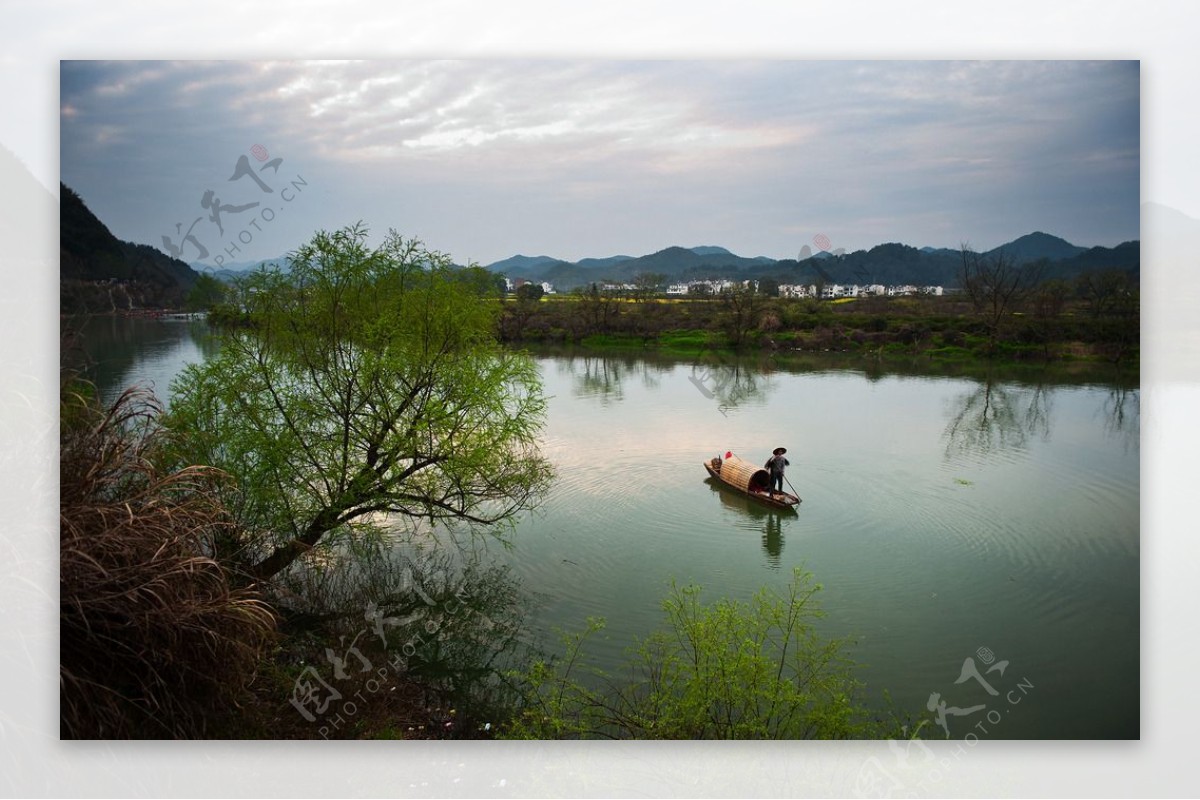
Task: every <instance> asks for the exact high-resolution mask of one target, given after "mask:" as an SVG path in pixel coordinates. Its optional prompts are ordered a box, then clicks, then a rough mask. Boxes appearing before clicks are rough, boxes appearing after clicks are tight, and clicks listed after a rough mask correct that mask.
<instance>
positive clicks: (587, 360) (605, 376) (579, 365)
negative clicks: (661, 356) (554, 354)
mask: <svg viewBox="0 0 1200 800" xmlns="http://www.w3.org/2000/svg"><path fill="white" fill-rule="evenodd" d="M555 365H556V367H557V369H558V373H559V375H563V376H567V377H570V378H571V379H572V387H571V392H572V394H574V395H575V396H576V397H594V398H597V399H599V400H600V402H601V403H602V404H604V405H608V404H610V403H616V402H620V401H621V400H623V399H624V398H625V388H624V387H625V383H626V382H627V381H628V380H630V379H631V378H638V379H640V380H641V384H642V386H644V387H645V388H647V389H657V388H658V387H659V385H660V383H661V381H662V375H663V374H664V373H666V372H669V371H670V370H671V369H672V365H671V363H670V362H658V361H655V360H653V359H650V358H647V357H645V356H644V355H641V354H637V355H635V354H623V355H614V354H599V355H597V354H582V355H581V354H570V355H567V356H563V357H560V358H557V359H555Z"/></svg>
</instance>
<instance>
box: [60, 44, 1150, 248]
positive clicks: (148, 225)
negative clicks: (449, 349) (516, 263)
mask: <svg viewBox="0 0 1200 800" xmlns="http://www.w3.org/2000/svg"><path fill="white" fill-rule="evenodd" d="M59 78H60V87H59V88H60V92H59V125H60V174H61V179H62V181H63V182H64V183H65V184H66V185H68V186H69V187H71V188H72V189H74V190H75V191H77V192H78V193H79V194H80V195H81V196H82V197H83V199H84V201H85V202H86V203H87V204H88V206H89V207H90V208H91V209H92V211H93V212H94V213H95V214H96V215H97V216H98V217H99V218H100V219H101V221H103V222H104V223H105V224H106V225H108V226H109V228H110V229H111V230H112V231H113V233H115V234H116V235H117V236H118V237H119V238H122V239H127V240H131V241H135V242H140V243H145V244H153V245H155V246H157V247H159V248H160V249H164V250H167V251H169V252H170V251H172V249H173V248H174V249H175V250H176V251H177V252H178V254H179V255H180V257H182V258H184V260H187V261H192V262H195V261H200V262H201V263H204V264H209V265H212V266H214V267H215V266H218V265H223V264H228V263H230V262H242V261H255V260H259V259H265V258H273V257H276V256H279V255H282V254H284V253H286V252H288V251H290V250H291V249H293V248H294V247H296V246H297V245H299V244H301V243H302V242H304V241H306V240H307V239H309V238H310V237H311V235H312V233H313V232H315V231H317V230H321V229H324V230H332V229H337V228H341V227H344V226H346V225H350V224H353V223H356V222H360V221H361V222H362V223H364V224H365V225H366V227H367V228H368V229H370V231H371V232H372V237H373V238H375V239H376V240H378V239H381V238H382V236H383V234H384V233H386V232H387V230H388V229H395V230H397V231H399V232H400V233H401V234H403V235H405V236H411V237H416V238H418V239H420V240H422V241H423V242H425V243H426V244H427V245H428V246H429V247H431V248H432V249H435V250H439V251H441V252H444V253H448V254H449V255H450V256H451V257H452V258H454V260H455V261H457V262H458V263H479V264H489V263H493V262H495V261H498V260H501V259H504V258H508V257H510V256H513V255H517V254H523V255H530V256H533V255H548V256H551V257H554V258H561V259H565V260H569V261H575V260H578V259H581V258H585V257H598V258H600V257H607V256H613V255H629V256H639V255H645V254H648V253H653V252H656V251H658V250H661V249H663V248H666V247H670V246H673V245H680V246H684V247H694V246H699V245H718V246H723V247H726V248H729V249H730V250H732V251H733V252H735V253H737V254H738V255H743V256H751V257H752V256H768V257H771V258H795V257H796V255H797V254H798V252H799V251H800V250H801V248H803V247H804V246H805V245H808V246H809V247H810V248H811V249H812V250H818V249H822V248H823V247H824V248H828V249H837V248H845V249H846V250H848V251H853V250H857V249H862V248H869V247H872V246H874V245H876V244H880V243H884V242H902V243H905V244H910V245H913V246H918V247H920V246H934V247H951V248H958V247H959V246H961V245H962V244H964V243H966V244H970V245H971V246H973V247H976V248H977V249H989V248H991V247H995V246H997V245H1000V244H1003V243H1005V242H1007V241H1011V240H1012V239H1015V238H1017V237H1018V236H1021V235H1024V234H1027V233H1031V232H1033V231H1044V232H1047V233H1051V234H1054V235H1056V236H1061V237H1063V238H1065V239H1067V240H1068V241H1070V242H1072V243H1073V244H1078V245H1083V246H1092V245H1105V246H1113V245H1116V244H1119V243H1121V242H1123V241H1128V240H1130V239H1138V238H1139V204H1140V197H1139V172H1140V169H1139V167H1140V153H1139V147H1140V141H1139V136H1140V64H1139V62H1138V61H1136V60H1109V61H1076V60H1050V61H1037V60H983V61H945V60H938V61H920V60H904V61H840V60H780V59H771V60H766V59H763V60H751V59H746V58H739V59H720V60H671V59H656V60H627V59H618V58H606V59H594V58H593V59H525V60H521V59H509V58H505V59H498V58H477V59H475V58H473V59H463V60H434V59H411V60H376V59H368V60H362V61H247V60H220V61H192V60H189V61H177V62H164V61H90V60H65V61H63V62H62V63H61V67H60V76H59ZM239 163H240V164H241V166H240V167H239ZM268 190H270V191H268ZM189 235H190V238H189ZM164 237H166V238H165V239H164ZM205 252H206V253H207V255H206V256H205V257H204V258H201V256H202V255H203V254H204V253H205ZM173 254H174V253H173Z"/></svg>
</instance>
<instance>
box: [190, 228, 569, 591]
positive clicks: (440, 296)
mask: <svg viewBox="0 0 1200 800" xmlns="http://www.w3.org/2000/svg"><path fill="white" fill-rule="evenodd" d="M365 241H366V231H365V230H364V229H363V228H361V227H360V226H356V227H351V228H346V229H344V230H340V231H337V232H335V233H325V232H321V233H318V234H317V235H316V236H315V237H314V238H313V240H312V241H311V242H310V243H309V244H307V245H305V246H304V247H301V248H300V249H299V250H298V251H297V252H296V253H294V254H292V256H291V263H292V267H291V271H290V272H288V273H283V272H280V271H278V270H262V271H258V272H255V273H253V274H251V275H250V276H248V277H247V278H245V279H243V280H242V281H240V282H239V283H238V284H237V285H236V291H237V298H236V300H237V301H238V303H239V304H240V305H241V306H242V307H243V308H245V309H246V314H247V319H248V321H249V325H248V327H247V328H245V329H240V330H230V331H227V332H226V333H225V336H224V341H223V343H222V346H221V349H220V352H219V353H218V354H217V355H216V356H215V357H214V358H211V359H209V360H207V361H206V362H204V363H203V364H199V365H193V366H191V367H189V368H188V369H187V370H185V371H184V373H183V374H182V375H181V377H180V378H179V379H178V380H177V381H176V382H175V384H173V386H172V391H173V398H172V402H171V414H170V421H169V425H170V427H171V428H172V429H173V430H174V431H176V432H177V434H178V435H177V436H176V440H175V450H174V453H175V456H176V458H177V459H179V461H181V462H182V463H188V464H209V465H213V466H216V467H218V468H220V469H222V470H224V471H225V472H227V473H229V474H230V475H232V476H233V477H234V478H235V480H236V484H237V488H236V492H231V493H229V494H228V495H227V496H226V498H225V500H226V503H227V505H228V506H229V507H230V508H231V509H232V510H233V511H234V513H235V515H236V518H237V520H238V522H239V524H240V531H239V538H238V540H237V541H230V542H227V543H226V545H227V547H228V548H229V552H227V553H225V555H228V556H230V557H234V556H236V557H237V558H239V559H242V560H244V561H245V562H246V564H247V569H248V570H249V571H250V572H251V573H252V574H254V575H257V576H259V577H270V576H272V575H275V574H277V573H279V572H281V571H282V570H284V569H286V568H288V567H289V566H290V565H292V563H293V562H295V561H296V559H298V558H300V557H301V556H302V555H303V556H306V560H307V562H308V563H310V564H317V563H319V562H320V559H321V557H322V555H321V554H322V553H324V554H326V555H328V554H329V553H330V552H331V549H332V548H335V547H336V546H337V545H338V544H339V543H342V544H347V543H349V544H352V543H353V541H354V540H356V539H360V538H362V537H370V536H373V535H378V534H379V533H380V532H381V531H382V530H383V526H384V525H385V524H386V525H388V526H389V530H395V529H396V527H397V525H398V524H399V520H402V519H407V520H408V521H409V524H410V525H409V526H410V529H411V528H412V527H415V526H416V525H418V524H420V523H421V522H422V521H427V522H456V521H461V522H464V523H466V524H467V525H468V527H469V528H470V529H471V530H475V529H476V528H480V527H482V528H486V529H488V530H493V531H495V530H497V529H496V528H494V527H492V526H494V525H495V524H496V523H504V522H511V520H512V519H513V517H514V516H515V515H517V514H518V513H519V512H521V511H523V510H525V509H528V508H530V507H531V506H532V505H534V504H535V502H536V500H537V498H538V497H539V496H540V493H541V491H542V490H543V489H544V488H545V487H546V485H547V483H548V481H549V476H550V467H549V465H548V463H547V462H546V461H545V460H544V459H542V458H541V457H540V455H539V453H538V451H537V438H536V437H537V432H538V430H539V429H540V425H541V422H542V419H543V415H544V405H545V403H544V399H543V397H542V394H541V384H540V381H539V378H538V375H537V371H536V367H535V366H534V364H533V362H532V361H531V360H530V359H529V358H528V357H527V356H524V355H522V354H518V353H512V352H509V351H506V350H504V349H502V348H501V347H500V346H499V345H498V344H497V343H496V341H495V338H494V328H495V322H496V314H497V313H498V307H497V304H496V303H495V301H494V300H491V299H489V298H486V297H481V296H480V293H479V291H477V289H478V286H477V282H475V281H471V280H463V279H462V276H461V274H459V273H458V271H456V270H454V269H453V268H452V267H451V264H450V261H449V259H448V257H446V256H445V255H442V254H439V253H434V252H430V251H428V250H426V249H425V248H424V247H422V246H421V245H420V243H419V242H416V241H415V240H405V239H403V238H401V237H400V236H399V235H398V234H396V233H395V232H392V233H390V234H389V235H388V236H387V238H386V239H385V240H384V242H383V244H382V245H381V246H380V247H379V248H378V249H374V250H372V249H370V248H368V247H367V246H366V244H365ZM381 515H389V516H388V517H387V518H386V519H385V518H384V517H383V516H381Z"/></svg>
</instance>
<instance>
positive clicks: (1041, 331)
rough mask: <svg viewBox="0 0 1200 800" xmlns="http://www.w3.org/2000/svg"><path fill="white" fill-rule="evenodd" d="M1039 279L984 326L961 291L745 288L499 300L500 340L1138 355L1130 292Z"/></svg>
mask: <svg viewBox="0 0 1200 800" xmlns="http://www.w3.org/2000/svg"><path fill="white" fill-rule="evenodd" d="M1098 283H1100V284H1102V283H1103V282H1102V281H1100V282H1097V281H1087V280H1080V281H1078V282H1075V283H1068V282H1066V281H1061V280H1051V281H1047V282H1045V283H1044V284H1042V286H1041V287H1039V289H1038V290H1036V291H1033V292H1031V293H1029V294H1028V296H1026V297H1024V298H1022V300H1021V302H1020V303H1017V304H1013V305H1012V307H1011V308H1008V309H1005V311H1004V314H1003V316H1002V317H1001V318H999V319H996V320H992V319H990V318H988V317H986V316H985V315H983V314H981V313H979V312H978V310H977V309H976V307H975V305H974V304H973V303H972V302H971V300H970V298H969V297H968V296H966V295H965V294H960V293H950V294H947V295H945V296H942V297H936V296H927V295H918V296H911V297H864V298H857V299H842V300H833V301H829V300H818V299H812V298H807V299H788V298H778V297H769V296H766V295H764V294H761V293H755V292H750V291H740V292H726V293H722V294H720V295H718V296H716V297H712V298H700V299H675V298H670V299H669V298H663V297H644V298H643V299H637V298H634V297H629V296H620V295H619V294H617V293H604V292H601V291H598V290H589V291H580V292H576V293H573V294H567V295H547V296H545V297H542V298H541V299H537V300H534V299H530V298H528V297H526V298H513V297H510V298H509V299H507V301H506V302H505V305H504V313H503V315H502V316H501V319H500V337H501V339H502V340H504V341H507V342H511V343H519V342H529V343H533V342H537V343H554V344H572V343H573V344H583V345H591V346H603V345H609V346H613V345H627V346H642V347H661V348H670V349H706V348H720V347H728V348H733V349H742V350H782V349H786V350H801V351H839V352H841V351H851V352H853V351H862V352H870V353H878V354H889V353H897V354H900V353H903V354H912V353H927V354H929V355H930V356H931V357H940V358H972V357H997V358H1004V359H1031V360H1032V359H1041V360H1056V359H1071V358H1093V359H1105V360H1111V361H1130V360H1131V359H1136V356H1137V352H1138V343H1139V312H1138V298H1137V293H1136V290H1135V289H1133V288H1132V287H1131V286H1130V285H1129V284H1128V283H1127V282H1124V281H1123V280H1122V279H1121V278H1120V276H1119V275H1110V276H1109V281H1108V285H1107V288H1106V287H1105V286H1103V285H1098Z"/></svg>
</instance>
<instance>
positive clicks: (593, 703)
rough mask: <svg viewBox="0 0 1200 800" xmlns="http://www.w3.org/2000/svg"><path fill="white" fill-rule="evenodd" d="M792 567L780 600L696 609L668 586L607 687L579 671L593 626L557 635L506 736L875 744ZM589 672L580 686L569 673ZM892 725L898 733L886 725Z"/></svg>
mask: <svg viewBox="0 0 1200 800" xmlns="http://www.w3.org/2000/svg"><path fill="white" fill-rule="evenodd" d="M810 579H811V576H810V575H809V574H808V573H805V572H803V571H801V570H797V571H796V572H795V575H794V577H793V580H792V581H791V582H790V584H789V585H788V587H787V588H786V589H785V590H784V591H783V592H773V591H770V590H767V589H763V590H761V591H759V593H758V594H756V595H755V596H754V598H753V599H752V600H751V601H750V602H749V603H743V602H738V601H734V600H728V599H721V600H717V601H716V602H714V603H712V604H708V605H705V604H703V603H701V601H700V591H701V590H700V587H698V586H694V585H689V586H684V587H679V586H676V585H674V584H672V587H671V592H670V594H669V595H668V597H667V598H666V600H665V601H664V602H663V609H664V610H665V611H666V614H667V623H668V626H667V629H666V630H665V631H662V632H659V633H656V634H653V635H651V636H650V637H648V638H647V639H645V640H643V641H642V642H641V643H640V644H639V645H638V646H637V647H636V648H634V650H633V651H632V655H631V660H630V663H629V665H628V677H627V678H626V679H625V680H623V681H620V682H618V681H617V680H614V679H613V678H611V677H610V676H608V675H605V674H604V673H601V672H599V671H597V670H591V669H589V668H588V667H586V666H585V665H583V664H582V649H583V645H584V643H585V641H586V639H587V637H588V635H590V634H591V633H594V632H595V631H597V630H599V629H601V628H602V627H603V622H602V621H600V620H595V619H593V620H589V626H588V629H587V631H585V632H584V633H582V634H577V635H574V636H571V637H568V640H567V653H566V657H565V658H564V659H561V660H553V661H544V660H542V661H537V662H535V663H534V664H533V666H532V668H531V669H530V670H529V671H528V672H527V673H525V674H523V675H521V676H519V677H520V682H521V684H522V686H523V687H524V706H523V708H522V710H521V712H520V714H519V715H518V717H517V719H516V721H515V722H514V723H513V724H512V725H511V726H510V728H509V729H508V730H507V731H506V732H505V733H506V735H507V736H510V737H513V738H536V739H550V738H612V739H836V738H865V737H873V736H883V735H886V733H884V732H882V731H881V729H880V726H879V725H878V723H875V722H874V721H873V720H872V719H871V716H870V714H869V713H868V712H867V711H866V710H865V709H864V708H863V707H861V706H860V705H859V704H858V695H859V692H860V689H861V684H860V683H859V682H858V681H857V680H856V679H855V678H854V677H853V675H852V670H853V665H852V664H851V662H850V661H848V660H847V659H846V658H845V657H843V656H842V654H841V651H842V648H843V646H844V644H845V642H844V641H841V640H828V641H826V640H823V639H822V638H821V637H819V636H818V635H817V633H816V631H815V630H814V628H813V624H812V623H813V621H814V620H815V619H816V618H817V617H819V616H821V612H820V611H819V610H818V609H817V608H816V604H815V601H814V600H813V596H814V595H815V594H816V592H817V591H819V590H820V588H821V587H820V585H819V584H813V583H811V580H810ZM577 670H583V671H586V672H591V673H593V675H594V677H595V678H596V680H594V681H591V683H592V684H594V685H597V686H599V687H600V688H592V687H591V686H586V685H584V683H583V682H581V681H580V680H577V679H576V678H575V676H574V673H575V672H576V671H577ZM897 728H898V726H897Z"/></svg>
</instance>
